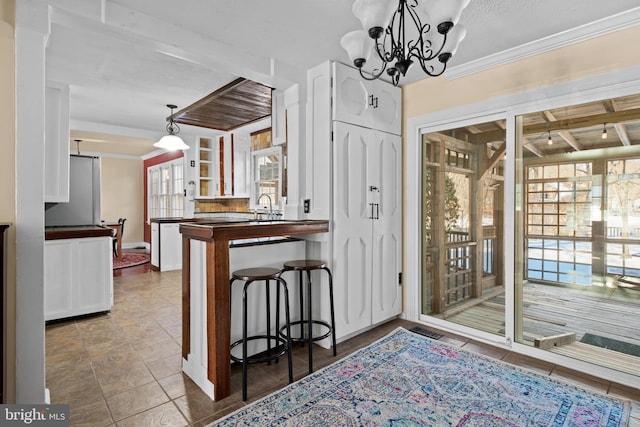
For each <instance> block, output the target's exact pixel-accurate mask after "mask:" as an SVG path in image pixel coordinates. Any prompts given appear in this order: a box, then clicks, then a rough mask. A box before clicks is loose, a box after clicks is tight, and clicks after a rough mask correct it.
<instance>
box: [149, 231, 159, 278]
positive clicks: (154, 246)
mask: <svg viewBox="0 0 640 427" xmlns="http://www.w3.org/2000/svg"><path fill="white" fill-rule="evenodd" d="M151 267H152V268H153V267H155V268H157V269H158V270H159V269H160V224H159V223H157V222H151Z"/></svg>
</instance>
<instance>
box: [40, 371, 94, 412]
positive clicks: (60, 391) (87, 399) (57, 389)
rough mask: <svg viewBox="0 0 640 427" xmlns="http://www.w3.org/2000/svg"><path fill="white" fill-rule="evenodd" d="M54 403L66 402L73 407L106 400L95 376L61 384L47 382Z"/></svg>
mask: <svg viewBox="0 0 640 427" xmlns="http://www.w3.org/2000/svg"><path fill="white" fill-rule="evenodd" d="M47 387H48V388H49V392H50V394H51V402H52V403H66V404H68V405H71V407H72V408H73V407H76V406H85V405H89V404H91V403H92V402H97V401H100V400H104V398H103V394H102V389H101V388H100V384H99V383H98V381H97V380H96V379H95V378H86V379H82V380H76V381H69V382H65V383H59V384H49V383H47Z"/></svg>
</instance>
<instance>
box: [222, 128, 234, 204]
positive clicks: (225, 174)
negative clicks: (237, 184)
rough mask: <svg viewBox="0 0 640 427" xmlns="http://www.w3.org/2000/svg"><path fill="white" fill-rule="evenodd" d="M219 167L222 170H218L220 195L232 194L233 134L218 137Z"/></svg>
mask: <svg viewBox="0 0 640 427" xmlns="http://www.w3.org/2000/svg"><path fill="white" fill-rule="evenodd" d="M219 144H220V160H221V162H220V167H221V168H222V170H221V171H220V176H221V177H222V183H221V185H222V191H221V193H222V195H224V196H233V192H234V183H233V174H234V164H233V157H234V155H233V154H234V153H233V145H234V140H233V134H232V133H228V134H226V135H223V136H221V137H220V140H219Z"/></svg>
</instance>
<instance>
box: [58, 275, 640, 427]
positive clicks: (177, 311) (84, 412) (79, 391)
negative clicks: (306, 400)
mask: <svg viewBox="0 0 640 427" xmlns="http://www.w3.org/2000/svg"><path fill="white" fill-rule="evenodd" d="M114 287H115V305H114V307H113V310H112V312H111V313H109V314H103V315H97V316H92V317H86V318H82V319H75V320H69V321H62V322H58V323H54V324H50V325H48V326H47V327H46V364H47V379H46V380H47V387H48V388H49V389H50V392H51V399H52V403H67V404H70V406H71V425H72V426H120V427H128V426H136V427H140V426H154V427H155V426H171V427H173V426H204V425H206V424H208V423H210V422H212V421H214V420H216V419H218V418H220V417H222V416H224V415H226V414H228V413H230V412H232V411H234V410H235V409H238V408H240V407H241V406H243V405H244V404H245V403H243V402H242V398H241V394H242V391H241V371H240V369H238V367H234V368H233V369H232V383H233V385H232V389H233V394H232V395H231V396H230V397H228V398H227V399H224V400H222V401H220V402H212V401H211V400H210V399H209V398H208V397H207V396H206V395H205V394H204V393H202V392H201V391H200V389H199V388H198V387H197V386H196V385H195V384H194V383H193V382H192V381H191V380H190V379H189V378H187V377H186V376H185V375H183V374H182V373H181V370H180V363H181V355H180V342H181V336H180V335H181V326H180V319H181V307H180V301H181V272H180V271H175V272H165V273H158V272H149V271H148V270H147V271H145V270H142V273H141V274H134V275H126V274H123V273H122V272H120V273H118V275H117V277H115V278H114ZM401 325H402V326H405V327H411V326H413V324H411V323H409V322H406V321H402V320H394V321H392V322H389V323H387V324H385V325H382V326H379V327H377V328H375V329H373V330H372V331H370V332H368V333H366V334H362V335H360V336H357V337H355V338H353V339H351V340H348V341H346V342H344V343H341V344H338V357H340V356H343V355H346V354H349V353H351V352H353V351H355V350H357V349H358V348H361V347H363V346H366V345H367V344H369V343H370V342H372V341H374V340H376V339H378V338H381V337H382V336H384V335H386V334H387V333H388V332H390V331H391V330H393V329H395V328H396V327H397V326H401ZM442 340H444V341H447V342H449V343H450V344H453V345H456V346H460V347H464V348H465V349H468V350H471V351H475V352H480V353H483V354H486V355H488V356H491V357H495V358H496V359H501V360H503V361H506V362H509V363H513V364H516V365H519V366H523V367H525V368H528V369H532V370H535V371H537V372H539V373H542V374H544V375H550V376H552V377H557V378H562V379H563V380H566V381H571V382H577V383H579V384H581V385H582V386H584V387H586V388H588V389H592V390H596V391H599V392H602V393H610V394H612V395H616V396H621V397H624V398H627V399H631V400H633V407H632V419H631V424H630V425H631V426H640V390H638V389H631V388H628V387H624V386H619V385H616V384H612V383H610V382H608V381H606V380H601V379H597V378H593V377H590V376H588V375H586V374H583V373H579V372H574V371H570V370H567V369H565V368H561V367H557V366H554V365H552V364H549V363H545V362H541V361H538V360H535V359H531V358H528V357H524V356H520V355H517V354H515V353H510V352H508V351H505V350H503V349H498V348H494V347H491V346H487V345H484V344H480V343H477V342H473V341H469V340H467V339H465V338H461V337H457V336H454V335H451V334H445V337H443V338H442ZM314 357H315V362H316V363H315V365H316V368H319V367H321V366H324V365H326V364H329V363H331V362H333V361H334V360H335V359H334V358H333V356H332V353H331V351H330V350H324V349H322V348H320V347H317V349H316V350H314ZM306 363H307V353H306V349H305V348H301V347H297V346H296V350H295V351H294V366H295V368H294V375H295V378H296V379H297V378H300V377H302V376H304V375H305V373H306ZM286 384H287V364H286V363H279V364H272V365H270V366H267V365H251V367H250V370H249V389H248V395H249V396H248V397H249V401H248V403H249V402H251V401H253V400H256V399H258V398H260V397H263V396H265V395H266V394H269V393H271V392H273V391H275V390H276V389H278V388H280V387H282V386H284V385H286Z"/></svg>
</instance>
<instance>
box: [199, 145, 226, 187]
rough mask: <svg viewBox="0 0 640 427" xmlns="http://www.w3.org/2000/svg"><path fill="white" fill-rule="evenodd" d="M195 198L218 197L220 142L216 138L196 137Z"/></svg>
mask: <svg viewBox="0 0 640 427" xmlns="http://www.w3.org/2000/svg"><path fill="white" fill-rule="evenodd" d="M196 172H197V174H198V176H197V179H196V199H210V198H214V197H219V196H220V195H221V194H222V193H221V189H220V144H219V142H218V140H217V138H198V144H197V155H196Z"/></svg>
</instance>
